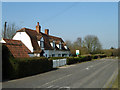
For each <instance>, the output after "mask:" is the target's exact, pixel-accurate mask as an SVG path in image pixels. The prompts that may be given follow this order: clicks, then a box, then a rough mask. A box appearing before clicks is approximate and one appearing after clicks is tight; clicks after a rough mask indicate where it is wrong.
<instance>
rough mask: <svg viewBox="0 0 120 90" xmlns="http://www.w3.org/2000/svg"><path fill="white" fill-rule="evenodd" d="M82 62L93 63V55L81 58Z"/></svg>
mask: <svg viewBox="0 0 120 90" xmlns="http://www.w3.org/2000/svg"><path fill="white" fill-rule="evenodd" d="M80 60H81V62H84V61H91V60H92V56H91V55H83V56H80Z"/></svg>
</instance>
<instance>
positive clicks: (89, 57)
mask: <svg viewBox="0 0 120 90" xmlns="http://www.w3.org/2000/svg"><path fill="white" fill-rule="evenodd" d="M104 57H106V55H105V54H96V55H82V56H79V57H68V58H67V65H70V64H74V63H80V62H85V61H91V60H92V59H97V58H104Z"/></svg>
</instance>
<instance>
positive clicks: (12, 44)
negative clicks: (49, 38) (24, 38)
mask: <svg viewBox="0 0 120 90" xmlns="http://www.w3.org/2000/svg"><path fill="white" fill-rule="evenodd" d="M3 40H4V41H5V42H6V43H5V45H6V46H7V47H8V49H9V50H10V52H11V54H12V55H13V57H14V58H28V57H29V55H28V53H31V51H30V50H29V49H28V48H27V47H26V46H25V45H24V44H23V43H22V42H21V41H19V40H12V39H3Z"/></svg>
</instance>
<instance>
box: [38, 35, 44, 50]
mask: <svg viewBox="0 0 120 90" xmlns="http://www.w3.org/2000/svg"><path fill="white" fill-rule="evenodd" d="M38 45H39V46H40V47H41V48H44V39H43V37H42V38H41V39H40V41H38Z"/></svg>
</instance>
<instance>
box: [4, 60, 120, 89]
mask: <svg viewBox="0 0 120 90" xmlns="http://www.w3.org/2000/svg"><path fill="white" fill-rule="evenodd" d="M117 69H118V60H117V59H101V60H94V61H90V62H84V63H80V64H73V65H68V66H63V67H60V68H59V69H57V70H53V71H50V72H46V73H42V74H38V75H35V76H30V77H25V78H21V79H16V80H11V81H6V82H3V83H2V85H3V88H106V87H107V86H108V84H109V82H111V80H113V78H114V77H115V76H116V75H117Z"/></svg>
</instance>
